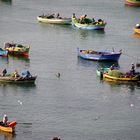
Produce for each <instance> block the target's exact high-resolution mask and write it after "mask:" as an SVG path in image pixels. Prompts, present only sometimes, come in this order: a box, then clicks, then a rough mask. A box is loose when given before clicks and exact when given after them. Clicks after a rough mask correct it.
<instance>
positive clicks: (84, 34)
mask: <svg viewBox="0 0 140 140" xmlns="http://www.w3.org/2000/svg"><path fill="white" fill-rule="evenodd" d="M75 28H76V27H75ZM77 32H78V33H79V34H80V37H81V38H82V39H83V38H86V37H88V36H102V35H103V36H104V34H105V31H104V30H92V31H90V30H89V31H87V30H80V29H77Z"/></svg>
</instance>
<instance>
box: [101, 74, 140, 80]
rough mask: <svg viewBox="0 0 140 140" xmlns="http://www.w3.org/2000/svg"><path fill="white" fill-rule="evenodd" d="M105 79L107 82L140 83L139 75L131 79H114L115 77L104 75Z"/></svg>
mask: <svg viewBox="0 0 140 140" xmlns="http://www.w3.org/2000/svg"><path fill="white" fill-rule="evenodd" d="M103 77H104V79H105V80H107V81H124V82H138V81H140V74H139V75H135V76H131V77H123V76H122V77H114V76H110V75H108V74H107V73H106V74H103Z"/></svg>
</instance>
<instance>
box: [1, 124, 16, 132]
mask: <svg viewBox="0 0 140 140" xmlns="http://www.w3.org/2000/svg"><path fill="white" fill-rule="evenodd" d="M15 126H16V122H15V121H12V122H9V123H8V125H7V126H4V125H0V130H1V131H4V132H8V133H14V132H15Z"/></svg>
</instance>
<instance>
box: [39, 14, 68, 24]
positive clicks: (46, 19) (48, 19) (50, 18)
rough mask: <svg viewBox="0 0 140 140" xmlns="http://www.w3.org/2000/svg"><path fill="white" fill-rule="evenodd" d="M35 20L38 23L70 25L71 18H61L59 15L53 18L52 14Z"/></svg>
mask: <svg viewBox="0 0 140 140" xmlns="http://www.w3.org/2000/svg"><path fill="white" fill-rule="evenodd" d="M37 20H38V21H39V22H43V23H48V24H60V25H71V18H62V17H60V16H59V15H57V16H56V17H55V15H54V14H52V15H41V16H38V17H37Z"/></svg>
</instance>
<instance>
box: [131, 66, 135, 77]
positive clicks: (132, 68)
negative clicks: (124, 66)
mask: <svg viewBox="0 0 140 140" xmlns="http://www.w3.org/2000/svg"><path fill="white" fill-rule="evenodd" d="M130 74H132V75H135V65H134V64H133V63H132V64H131V69H130Z"/></svg>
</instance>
